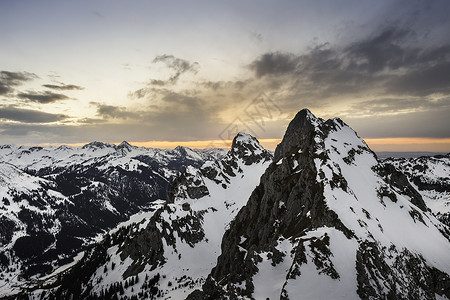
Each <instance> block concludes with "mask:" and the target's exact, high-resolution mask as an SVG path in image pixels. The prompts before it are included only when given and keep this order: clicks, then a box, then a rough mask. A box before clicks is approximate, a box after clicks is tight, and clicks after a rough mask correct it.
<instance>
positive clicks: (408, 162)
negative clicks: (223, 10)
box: [383, 153, 450, 226]
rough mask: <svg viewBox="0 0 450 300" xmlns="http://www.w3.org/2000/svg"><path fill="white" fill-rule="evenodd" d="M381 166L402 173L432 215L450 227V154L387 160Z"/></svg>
mask: <svg viewBox="0 0 450 300" xmlns="http://www.w3.org/2000/svg"><path fill="white" fill-rule="evenodd" d="M383 164H385V165H389V164H391V165H393V166H394V167H395V168H396V169H398V170H400V171H401V172H403V173H404V174H405V175H406V176H407V177H408V180H409V182H410V183H411V185H412V186H414V187H415V188H416V190H417V191H418V192H419V193H420V194H421V195H422V197H423V200H424V201H425V203H426V204H427V206H428V208H430V209H431V211H432V212H433V214H434V215H435V216H436V217H437V218H438V219H439V220H441V221H442V222H443V223H445V224H446V225H447V226H450V153H449V154H447V155H436V156H423V157H418V158H408V159H406V158H389V159H386V160H384V161H383Z"/></svg>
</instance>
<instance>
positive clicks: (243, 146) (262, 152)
mask: <svg viewBox="0 0 450 300" xmlns="http://www.w3.org/2000/svg"><path fill="white" fill-rule="evenodd" d="M230 153H231V154H232V155H235V156H237V157H238V158H241V159H242V160H244V162H245V164H246V165H250V164H253V163H255V162H259V161H261V160H262V159H264V160H270V159H271V158H272V154H271V153H270V152H269V151H268V150H266V149H264V147H263V146H261V144H260V143H259V141H258V139H257V138H255V137H253V136H251V135H250V134H248V133H244V132H239V133H238V134H237V135H236V136H235V137H234V139H233V142H232V144H231V151H230Z"/></svg>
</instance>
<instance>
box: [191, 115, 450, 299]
mask: <svg viewBox="0 0 450 300" xmlns="http://www.w3.org/2000/svg"><path fill="white" fill-rule="evenodd" d="M392 173H393V170H391V169H389V168H384V167H383V166H382V165H380V164H379V163H378V161H377V159H376V156H375V155H374V153H373V152H372V151H371V150H370V149H369V147H368V146H367V144H366V143H365V142H364V141H363V140H362V139H361V138H359V137H358V135H357V134H356V132H355V131H353V130H352V129H351V128H350V127H349V126H347V125H346V124H345V123H344V122H343V121H342V120H340V119H338V118H335V119H329V120H327V121H324V120H322V119H320V118H316V117H315V116H314V115H313V114H312V113H311V112H310V111H309V110H307V109H304V110H301V111H300V112H299V113H298V114H297V115H296V116H295V118H294V119H293V120H292V121H291V123H290V124H289V126H288V128H287V130H286V134H285V135H284V138H283V140H282V142H281V143H280V145H279V146H278V147H277V149H276V151H275V157H274V161H273V162H272V164H271V165H270V166H269V167H268V168H267V169H266V171H265V173H264V174H263V176H262V177H261V180H260V184H259V185H258V186H257V187H256V189H255V190H254V191H253V193H252V195H251V196H250V198H249V200H248V202H247V205H246V206H244V207H243V208H242V209H241V210H240V212H239V213H238V214H237V216H236V218H235V219H234V220H233V222H232V223H231V224H230V226H229V229H228V230H227V231H226V232H225V234H224V236H223V240H222V245H221V250H222V254H221V255H220V256H219V258H218V260H217V265H216V266H215V267H214V269H213V270H212V271H211V274H210V276H209V278H208V279H207V281H206V282H205V284H204V285H203V290H202V291H195V292H193V293H192V294H191V296H190V298H189V299H205V298H206V299H219V298H221V299H224V298H233V299H234V298H237V299H239V298H252V299H253V298H255V299H261V298H270V299H299V298H304V299H333V298H343V299H357V298H361V299H385V298H392V299H413V298H421V299H435V298H434V297H435V295H436V294H438V295H445V296H447V297H448V296H450V277H449V274H450V261H449V260H448V253H449V251H450V242H449V236H448V234H447V233H446V230H445V227H444V225H443V224H442V223H440V222H439V221H438V220H436V218H435V217H434V216H433V215H432V214H431V213H429V212H428V211H427V209H426V206H425V204H424V202H423V201H422V200H421V199H419V198H420V195H419V194H418V193H416V192H414V188H413V187H412V186H411V185H410V184H409V183H408V181H407V180H405V178H402V177H401V176H400V175H399V174H394V175H395V176H393V175H392ZM400 224H401V226H400ZM405 233H408V234H409V233H410V234H411V235H410V236H411V237H410V238H409V237H408V234H406V235H405ZM418 240H420V242H418ZM428 245H433V247H429V246H428ZM438 245H439V246H438ZM435 278H440V279H439V280H438V281H436V280H435ZM299 295H300V296H299Z"/></svg>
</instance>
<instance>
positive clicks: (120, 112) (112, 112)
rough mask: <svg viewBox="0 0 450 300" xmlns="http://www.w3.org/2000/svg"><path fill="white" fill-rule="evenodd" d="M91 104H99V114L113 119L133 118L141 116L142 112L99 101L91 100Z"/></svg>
mask: <svg viewBox="0 0 450 300" xmlns="http://www.w3.org/2000/svg"><path fill="white" fill-rule="evenodd" d="M90 104H92V105H95V106H97V115H98V116H100V117H102V118H104V119H108V118H112V119H123V120H126V119H131V118H134V119H136V118H140V114H139V113H137V112H132V111H129V110H127V109H126V108H125V107H120V106H114V105H107V104H102V103H98V102H91V103H90Z"/></svg>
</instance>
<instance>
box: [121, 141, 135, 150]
mask: <svg viewBox="0 0 450 300" xmlns="http://www.w3.org/2000/svg"><path fill="white" fill-rule="evenodd" d="M134 147H135V146H132V145H130V143H128V142H127V141H123V142H122V143H120V144H119V145H118V146H117V148H119V149H120V148H127V149H132V148H134Z"/></svg>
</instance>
